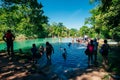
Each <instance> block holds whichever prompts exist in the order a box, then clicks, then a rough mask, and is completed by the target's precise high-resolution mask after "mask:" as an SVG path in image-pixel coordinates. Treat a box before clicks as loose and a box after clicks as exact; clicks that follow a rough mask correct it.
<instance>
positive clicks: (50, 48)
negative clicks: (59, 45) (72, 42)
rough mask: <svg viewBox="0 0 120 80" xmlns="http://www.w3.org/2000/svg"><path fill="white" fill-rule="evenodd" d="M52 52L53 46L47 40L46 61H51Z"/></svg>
mask: <svg viewBox="0 0 120 80" xmlns="http://www.w3.org/2000/svg"><path fill="white" fill-rule="evenodd" d="M52 52H53V53H54V48H53V46H52V45H51V44H50V43H49V42H46V57H47V60H48V61H47V62H48V63H49V62H50V63H51V55H52Z"/></svg>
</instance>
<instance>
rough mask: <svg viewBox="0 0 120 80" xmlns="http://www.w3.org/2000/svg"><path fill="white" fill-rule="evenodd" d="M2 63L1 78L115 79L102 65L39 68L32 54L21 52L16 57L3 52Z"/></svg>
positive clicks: (56, 79) (44, 79)
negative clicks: (33, 60)
mask: <svg viewBox="0 0 120 80" xmlns="http://www.w3.org/2000/svg"><path fill="white" fill-rule="evenodd" d="M0 64H1V65H0V79H1V80H68V79H69V80H83V79H85V80H114V79H113V78H112V77H110V73H108V72H106V71H105V69H104V68H102V67H94V66H91V67H89V68H86V69H80V68H65V67H64V66H60V65H46V66H44V67H43V68H42V69H39V67H38V66H37V65H36V64H34V63H33V62H32V61H31V56H27V55H24V54H19V53H16V55H15V57H14V58H10V57H8V56H7V54H6V53H5V52H1V53H0ZM61 68H62V69H61ZM63 68H65V69H64V70H63ZM62 70H63V71H62Z"/></svg>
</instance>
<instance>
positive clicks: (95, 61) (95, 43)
mask: <svg viewBox="0 0 120 80" xmlns="http://www.w3.org/2000/svg"><path fill="white" fill-rule="evenodd" d="M98 44H99V43H98V42H97V39H96V38H95V39H94V40H93V45H94V52H93V56H94V63H95V64H96V63H97V51H98Z"/></svg>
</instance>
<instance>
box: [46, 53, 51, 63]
mask: <svg viewBox="0 0 120 80" xmlns="http://www.w3.org/2000/svg"><path fill="white" fill-rule="evenodd" d="M46 56H47V64H51V55H50V54H47V55H46Z"/></svg>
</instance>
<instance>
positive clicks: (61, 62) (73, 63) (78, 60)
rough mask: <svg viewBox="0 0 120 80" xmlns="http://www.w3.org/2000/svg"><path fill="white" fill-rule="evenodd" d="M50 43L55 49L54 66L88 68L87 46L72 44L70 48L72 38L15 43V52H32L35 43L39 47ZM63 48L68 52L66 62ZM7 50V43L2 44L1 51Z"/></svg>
mask: <svg viewBox="0 0 120 80" xmlns="http://www.w3.org/2000/svg"><path fill="white" fill-rule="evenodd" d="M46 41H49V42H50V43H51V44H52V45H53V47H54V54H52V56H51V59H52V64H54V65H57V66H64V68H65V67H66V68H68V67H69V68H86V67H87V56H86V55H85V54H84V50H85V48H86V46H85V45H84V44H79V43H76V42H74V43H72V44H71V46H70V47H69V46H68V44H69V42H72V38H64V39H61V40H60V39H58V38H54V39H52V38H45V39H34V40H25V41H15V42H14V50H18V49H22V50H23V51H26V49H27V51H30V48H31V47H32V44H33V43H35V44H36V45H37V46H38V47H39V46H40V45H43V46H44V47H45V42H46ZM63 48H66V50H67V56H66V60H65V59H64V58H63V56H62V53H63ZM4 49H6V47H5V43H1V44H0V50H4Z"/></svg>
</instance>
